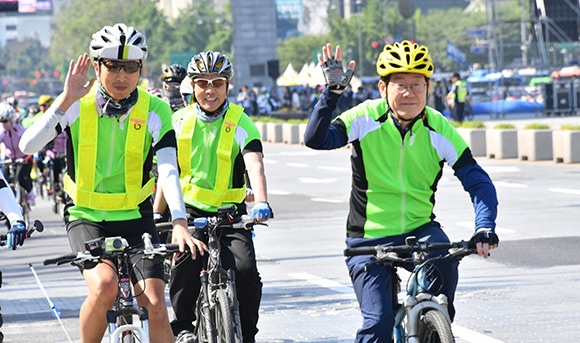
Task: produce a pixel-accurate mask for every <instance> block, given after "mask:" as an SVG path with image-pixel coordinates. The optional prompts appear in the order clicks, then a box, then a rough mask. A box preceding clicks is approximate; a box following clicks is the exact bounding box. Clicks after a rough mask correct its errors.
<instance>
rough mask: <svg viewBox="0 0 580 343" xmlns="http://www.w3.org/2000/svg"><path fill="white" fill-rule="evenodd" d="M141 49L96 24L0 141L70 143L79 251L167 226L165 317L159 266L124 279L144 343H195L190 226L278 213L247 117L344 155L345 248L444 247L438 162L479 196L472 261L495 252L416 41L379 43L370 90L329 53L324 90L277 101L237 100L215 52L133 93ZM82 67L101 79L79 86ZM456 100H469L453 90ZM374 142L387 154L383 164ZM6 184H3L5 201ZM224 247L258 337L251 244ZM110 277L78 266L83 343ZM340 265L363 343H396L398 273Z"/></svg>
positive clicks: (225, 242)
mask: <svg viewBox="0 0 580 343" xmlns="http://www.w3.org/2000/svg"><path fill="white" fill-rule="evenodd" d="M148 54H149V47H148V45H147V40H146V37H145V36H144V35H143V34H142V33H141V32H140V31H139V30H137V29H136V28H134V27H131V26H127V25H125V24H120V23H119V24H115V25H112V26H104V27H103V28H102V29H101V30H99V31H98V32H96V33H94V34H93V35H92V37H91V39H90V43H89V51H88V52H87V53H84V54H82V55H80V56H78V57H76V59H73V60H71V61H70V64H69V67H68V72H67V75H66V79H65V82H64V90H63V91H62V93H61V94H59V95H58V96H57V97H54V98H53V97H41V98H39V112H38V114H32V115H31V114H28V116H27V117H26V118H23V117H22V116H21V115H17V114H16V111H15V110H14V106H12V105H11V104H9V103H8V102H5V103H2V104H0V106H2V107H0V109H1V108H4V107H6V106H9V107H10V108H11V109H12V110H11V111H8V112H9V115H7V116H4V115H2V116H0V121H2V124H3V126H2V131H0V138H2V140H3V141H4V145H5V151H6V154H7V157H10V158H12V157H22V156H34V155H35V154H36V155H37V156H38V154H39V151H42V150H44V151H45V152H44V155H48V153H47V151H49V150H50V151H54V150H56V145H57V143H56V141H55V139H56V138H57V137H62V139H63V140H64V143H62V142H61V144H59V145H60V146H64V147H66V148H68V149H66V150H63V151H59V152H58V153H59V154H61V155H64V156H66V165H67V168H66V172H65V174H64V184H63V188H64V191H65V192H66V206H65V210H64V222H65V226H66V232H67V236H68V240H69V243H70V246H71V249H72V251H73V252H80V251H84V250H85V244H84V243H85V242H86V241H89V240H91V239H96V238H99V237H103V236H118V235H120V236H123V237H124V238H126V239H127V241H128V242H129V244H131V245H137V244H139V243H140V240H141V235H142V234H143V233H145V232H147V233H149V234H150V235H151V236H152V237H153V239H152V240H153V243H159V242H161V237H160V236H159V234H158V231H157V229H156V226H155V223H156V222H158V221H163V220H167V221H170V222H171V223H172V224H173V230H172V234H171V235H170V238H169V239H170V241H171V242H173V243H177V244H178V245H179V246H180V253H179V254H178V255H177V256H176V257H175V258H174V261H173V267H172V269H173V270H172V273H171V280H170V281H169V298H170V302H171V306H172V307H173V312H174V318H172V319H171V320H170V318H169V314H168V311H167V307H166V305H165V304H166V302H165V293H164V289H165V280H164V270H163V266H162V263H161V262H157V261H146V262H144V264H143V268H142V269H143V270H142V272H141V273H139V274H138V275H134V280H133V282H134V287H135V291H136V292H135V293H136V294H139V296H137V301H138V303H139V306H141V307H146V308H147V309H148V310H149V314H150V326H151V331H150V335H151V341H152V342H174V341H175V342H179V343H188V342H195V335H194V326H193V325H194V324H193V323H194V321H195V304H196V299H197V296H198V295H199V292H200V279H199V272H200V270H201V268H202V264H201V259H202V258H203V255H204V254H205V253H207V251H208V248H207V237H205V236H203V235H198V234H192V233H191V232H190V231H189V230H188V221H189V220H191V219H193V218H197V217H208V216H214V215H216V214H217V211H218V208H220V207H222V206H229V205H233V206H234V208H235V209H236V213H235V216H236V217H237V216H241V215H245V214H249V215H251V216H252V217H253V218H254V220H255V221H257V222H264V221H267V220H269V219H271V218H273V216H274V214H273V210H272V208H271V207H270V204H269V202H268V191H267V181H266V173H265V167H264V161H263V155H264V146H263V144H262V142H261V138H260V133H259V131H258V129H257V127H256V125H255V124H254V122H253V121H252V119H251V118H250V117H249V116H250V115H268V114H269V113H271V112H272V111H274V110H277V109H280V108H286V109H300V110H302V111H305V112H308V113H309V114H310V120H309V123H308V125H307V128H306V133H305V144H306V145H307V146H308V147H310V148H313V149H321V150H329V149H335V148H339V147H342V146H344V145H346V144H352V147H353V148H352V151H353V158H352V163H353V168H352V170H353V180H355V181H354V182H355V183H354V184H353V189H352V195H351V199H350V210H349V215H348V218H347V225H346V227H347V233H346V236H347V246H348V247H358V246H376V245H377V244H399V243H401V242H403V241H404V240H405V238H406V237H408V236H411V235H413V236H417V237H418V238H421V237H428V236H429V237H430V239H431V240H434V241H441V242H448V241H449V239H448V237H447V235H446V234H445V232H444V231H443V229H442V226H441V225H440V224H439V223H438V222H437V221H435V220H434V218H435V215H434V214H433V209H434V200H433V199H434V192H435V190H436V189H437V182H438V180H439V178H440V177H441V175H442V168H443V164H444V162H446V163H447V164H448V165H449V166H450V167H451V168H453V170H454V172H455V175H456V176H457V177H458V179H459V180H460V181H461V183H462V185H463V187H464V189H465V190H466V191H467V192H468V193H469V194H470V196H471V199H472V201H473V205H474V211H475V225H474V229H475V230H474V233H473V240H474V242H475V243H477V252H478V254H479V255H481V256H483V257H488V255H489V250H490V249H493V248H495V247H496V246H497V245H498V241H499V240H498V238H497V235H496V234H495V219H496V213H497V197H496V193H495V188H494V186H493V183H492V181H491V179H490V178H489V176H488V175H487V174H486V172H485V171H484V170H483V169H482V168H481V167H480V165H479V164H478V163H477V162H476V161H475V159H474V158H473V156H472V154H471V152H470V150H469V147H468V146H467V144H466V143H465V142H464V140H463V139H462V138H461V136H460V135H459V134H458V133H457V131H456V130H455V129H454V128H453V127H452V125H451V124H450V123H449V122H448V121H447V120H446V119H445V118H444V117H443V116H442V115H441V114H440V113H439V112H437V111H436V110H434V109H432V108H430V107H429V106H427V99H428V95H429V88H430V84H431V83H430V82H431V80H430V77H431V75H432V74H433V71H434V66H433V63H432V61H431V58H430V55H429V52H428V49H427V47H425V46H421V45H418V44H417V43H412V42H409V41H403V42H400V43H399V42H398V43H394V44H392V45H386V46H385V48H384V50H383V51H382V52H381V54H380V55H379V57H378V60H377V64H376V65H377V74H378V75H379V81H378V83H377V84H376V85H372V86H368V87H361V88H359V89H357V91H356V92H353V90H352V88H351V86H350V80H351V78H352V75H353V74H354V70H355V67H356V62H355V61H350V62H349V63H348V64H347V68H346V69H344V68H343V64H342V53H341V50H340V47H336V51H334V50H333V49H332V47H331V45H330V44H328V45H326V46H324V47H323V49H322V55H320V56H319V62H320V65H321V67H322V69H323V73H324V75H325V78H326V84H325V85H321V86H319V87H315V88H313V89H308V88H303V89H297V88H296V89H290V88H286V89H285V90H284V92H283V93H282V94H281V95H274V94H272V92H271V91H268V89H265V88H261V89H258V90H257V92H256V90H253V89H250V88H249V87H248V86H242V87H241V88H240V90H239V92H238V93H237V95H236V96H235V97H230V96H229V95H230V93H231V89H230V88H231V82H232V79H233V78H234V74H235V73H234V67H233V65H232V63H231V61H230V59H229V57H228V56H226V55H225V54H223V53H221V52H217V51H204V52H200V53H197V54H195V55H194V56H192V58H191V61H190V62H189V64H188V65H187V66H180V65H171V66H168V67H166V68H165V69H164V71H163V76H162V80H161V81H162V88H161V89H153V88H152V89H148V90H147V89H144V88H141V87H139V86H138V85H139V83H140V78H141V72H142V67H143V62H144V61H145V59H146V58H147V55H148ZM90 69H93V70H94V73H95V75H96V78H91V79H87V74H88V72H89V70H90ZM435 89H437V88H435ZM450 93H455V94H457V97H458V98H461V97H462V96H463V95H462V93H461V92H460V91H459V90H458V89H457V88H454V89H452V90H451V91H450ZM436 104H438V105H440V104H439V103H438V102H436ZM2 113H4V112H1V113H0V114H2ZM5 117H6V118H5ZM20 123H22V125H21V124H20ZM50 144H52V147H51V145H50ZM47 147H50V148H47ZM378 147H380V149H379V150H380V151H383V152H384V153H380V154H377V153H376V151H377V148H378ZM389 151H394V152H396V153H395V154H389ZM403 155H405V158H402V156H403ZM32 160H34V159H33V158H31V164H30V165H31V166H32ZM37 160H38V159H37ZM154 165H155V166H156V177H152V176H151V171H152V170H153V166H154ZM28 176H30V173H29V171H28ZM22 181H23V185H24V184H25V183H26V182H29V180H25V179H24V178H23V180H22ZM5 184H6V183H5V182H3V181H2V180H0V195H2V196H5V193H6V191H5V189H4V188H6V187H5ZM26 185H27V187H30V189H31V186H30V184H29V183H28V184H26ZM155 186H157V187H155ZM155 189H156V191H155V192H154V190H155ZM3 203H4V201H3ZM2 210H3V211H4V212H5V213H8V214H9V219H10V222H11V225H12V226H11V228H10V230H11V232H12V233H13V234H14V235H15V237H16V238H15V239H14V240H13V242H12V245H11V246H13V247H15V246H16V245H18V244H22V241H21V239H20V236H19V235H20V233H21V228H20V227H19V226H18V225H19V224H20V221H21V218H20V217H18V211H16V210H15V208H13V207H12V208H6V209H5V208H2ZM220 237H221V238H220V239H221V241H222V248H223V250H222V255H221V258H222V263H223V265H224V267H225V268H228V269H232V270H233V271H234V273H235V280H236V291H237V293H238V299H239V309H240V319H241V328H242V335H243V342H244V343H251V342H255V339H256V334H257V332H258V317H259V316H258V313H259V307H260V302H261V296H262V281H261V277H260V274H259V272H258V266H257V262H256V252H255V248H254V245H253V241H252V234H251V232H248V231H245V230H228V229H223V231H222V232H221V234H220ZM436 253H438V252H433V254H436ZM111 267H113V268H114V265H113V264H112V263H110V261H105V262H104V263H99V264H85V265H83V266H82V267H81V268H80V271H81V273H82V276H83V277H84V279H85V281H86V285H87V289H88V294H87V297H86V299H85V300H84V302H83V304H82V306H81V310H80V332H81V340H82V341H83V342H100V341H101V339H102V337H103V335H104V332H105V330H106V327H107V321H106V311H107V310H108V309H109V308H110V307H111V306H112V304H113V302H114V300H115V297H116V296H117V291H118V290H117V283H116V274H115V271H114V269H113V268H111ZM347 267H348V270H349V273H350V276H351V278H352V282H353V286H354V289H355V293H356V295H357V299H358V300H359V304H360V307H361V313H362V315H363V318H364V322H363V327H362V328H361V329H360V330H359V332H358V333H357V338H356V342H389V341H390V337H391V335H390V331H389V328H390V327H392V323H393V312H392V308H393V303H392V301H393V295H392V293H393V292H396V290H393V289H390V285H391V282H389V278H390V277H391V275H392V274H391V273H390V271H388V270H386V269H385V268H383V267H381V266H379V265H377V264H373V263H371V260H370V257H351V258H348V259H347ZM438 268H439V269H440V270H441V271H442V272H443V273H442V275H443V276H444V278H445V282H444V285H445V287H442V288H441V289H440V290H438V292H441V293H443V294H445V295H446V296H447V297H448V299H449V312H450V316H451V319H453V315H454V313H455V312H454V307H453V299H454V292H455V287H456V285H457V279H458V274H457V263H449V262H448V261H447V260H444V261H441V262H440V263H438Z"/></svg>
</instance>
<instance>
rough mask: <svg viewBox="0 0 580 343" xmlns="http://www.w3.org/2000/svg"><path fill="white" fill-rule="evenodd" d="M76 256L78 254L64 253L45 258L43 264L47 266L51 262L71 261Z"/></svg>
mask: <svg viewBox="0 0 580 343" xmlns="http://www.w3.org/2000/svg"><path fill="white" fill-rule="evenodd" d="M75 258H77V254H68V255H62V256H60V257H55V258H48V259H46V260H44V261H43V262H42V264H43V265H45V266H48V265H50V264H63V263H67V262H71V261H72V260H74V259H75Z"/></svg>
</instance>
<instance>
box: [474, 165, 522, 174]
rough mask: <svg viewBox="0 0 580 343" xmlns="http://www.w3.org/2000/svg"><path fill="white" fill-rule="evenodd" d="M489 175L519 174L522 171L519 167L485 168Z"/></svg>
mask: <svg viewBox="0 0 580 343" xmlns="http://www.w3.org/2000/svg"><path fill="white" fill-rule="evenodd" d="M483 169H484V170H485V171H486V172H488V173H517V172H519V171H521V169H520V168H518V167H501V166H483Z"/></svg>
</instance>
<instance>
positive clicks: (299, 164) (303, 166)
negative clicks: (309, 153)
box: [286, 163, 308, 168]
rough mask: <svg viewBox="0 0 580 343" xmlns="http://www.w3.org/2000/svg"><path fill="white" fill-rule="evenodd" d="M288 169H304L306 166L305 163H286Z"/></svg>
mask: <svg viewBox="0 0 580 343" xmlns="http://www.w3.org/2000/svg"><path fill="white" fill-rule="evenodd" d="M286 165H287V166H288V167H297V168H306V167H308V164H306V163H286Z"/></svg>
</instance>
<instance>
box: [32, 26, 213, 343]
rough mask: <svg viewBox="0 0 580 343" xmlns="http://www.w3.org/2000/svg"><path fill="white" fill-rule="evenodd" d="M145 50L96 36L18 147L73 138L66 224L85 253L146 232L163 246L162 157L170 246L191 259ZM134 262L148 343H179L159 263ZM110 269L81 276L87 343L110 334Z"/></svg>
mask: <svg viewBox="0 0 580 343" xmlns="http://www.w3.org/2000/svg"><path fill="white" fill-rule="evenodd" d="M147 51H148V48H147V43H146V39H145V36H144V35H143V34H142V33H140V32H139V31H137V30H136V29H135V28H133V27H130V26H129V27H128V26H126V25H125V24H115V25H113V26H105V27H103V28H102V29H101V30H100V31H98V32H96V33H95V34H93V36H92V41H91V42H90V57H89V55H88V54H86V53H85V54H83V55H80V56H79V57H78V58H77V60H76V62H75V61H74V60H73V61H71V62H70V65H69V71H68V73H67V76H66V80H65V86H64V91H63V92H62V93H61V94H60V95H59V96H58V97H57V99H56V100H55V102H54V103H53V104H52V106H51V107H50V108H49V109H48V110H47V111H46V113H45V114H44V115H43V116H42V117H41V118H40V119H38V120H37V121H36V123H34V124H33V125H32V126H31V127H30V128H29V129H28V130H27V131H26V133H25V135H24V139H23V141H22V142H21V146H22V147H23V149H24V150H25V151H30V152H32V151H37V150H39V149H40V148H42V147H43V146H44V145H45V144H46V143H48V142H49V141H50V140H51V139H53V138H54V137H55V136H56V134H57V133H60V132H62V131H63V130H65V131H66V133H67V137H68V142H67V144H68V146H69V147H70V149H67V154H68V156H67V164H68V166H69V168H67V173H66V175H65V181H64V189H65V191H66V193H67V195H68V199H67V202H68V203H67V204H66V206H65V222H66V229H67V235H68V238H69V242H70V245H71V248H72V249H73V251H76V252H78V251H85V250H86V249H85V246H84V242H86V241H88V240H90V239H94V238H99V237H103V236H119V235H120V236H123V237H124V238H126V239H127V241H128V243H129V244H130V245H132V246H135V245H139V244H141V236H142V234H143V233H144V232H148V233H150V234H151V236H152V237H153V242H154V243H156V242H159V236H158V234H157V230H156V228H155V225H154V222H153V211H152V206H151V202H150V197H149V196H150V195H151V194H152V191H153V184H154V180H153V179H151V178H150V177H149V172H150V170H151V160H152V155H153V153H156V155H157V159H158V166H159V169H158V170H159V179H160V182H162V183H163V184H164V186H165V190H166V193H167V195H168V196H167V199H168V202H169V208H170V209H171V214H172V218H173V225H174V228H173V236H174V241H175V242H177V243H178V244H179V245H180V247H181V250H182V251H184V250H185V249H184V246H185V244H187V245H188V246H189V248H190V249H191V250H192V251H194V253H195V246H194V241H193V237H191V235H190V234H189V232H188V231H187V222H186V220H185V208H184V205H183V200H182V195H181V188H180V186H179V179H178V178H179V175H178V172H177V164H176V158H175V154H176V153H175V151H176V140H175V133H174V131H173V128H172V126H171V109H170V108H169V105H167V103H165V102H164V101H163V100H161V99H159V98H156V97H154V96H151V95H149V94H148V93H147V92H146V90H144V89H142V88H138V87H137V84H138V82H139V78H140V76H141V71H142V66H143V61H144V60H145V58H146V57H147ZM91 58H92V61H91ZM91 62H92V66H93V68H94V71H95V74H96V76H97V82H95V79H91V80H90V81H89V82H88V83H87V82H86V75H87V72H88V70H89V67H90V65H91ZM203 248H204V247H203V246H201V245H200V249H203ZM134 262H135V263H136V265H137V267H138V269H139V270H140V271H141V273H135V274H136V275H133V283H134V287H135V294H138V296H137V301H138V303H139V306H141V307H143V306H144V307H146V308H147V309H148V310H149V315H150V327H151V330H150V337H151V338H150V340H151V342H173V335H172V333H171V327H170V325H169V317H168V314H167V307H166V304H165V296H164V281H163V278H164V271H163V265H162V263H161V262H160V263H157V262H153V261H150V260H146V261H143V260H139V259H138V260H137V261H134ZM111 267H112V266H111V264H110V263H109V262H107V261H105V263H99V264H96V265H89V264H85V265H84V268H81V269H82V274H83V277H84V278H85V281H86V284H87V286H88V291H89V292H88V296H87V298H86V299H85V301H84V303H83V305H82V307H81V311H80V329H81V340H82V341H83V342H100V341H101V339H102V336H103V334H104V331H105V329H106V327H107V322H106V312H107V310H108V309H109V308H110V307H111V306H112V305H113V302H114V300H115V297H116V296H117V293H118V289H117V287H118V286H117V284H118V283H117V278H116V274H115V271H114V270H113V268H111Z"/></svg>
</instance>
